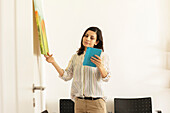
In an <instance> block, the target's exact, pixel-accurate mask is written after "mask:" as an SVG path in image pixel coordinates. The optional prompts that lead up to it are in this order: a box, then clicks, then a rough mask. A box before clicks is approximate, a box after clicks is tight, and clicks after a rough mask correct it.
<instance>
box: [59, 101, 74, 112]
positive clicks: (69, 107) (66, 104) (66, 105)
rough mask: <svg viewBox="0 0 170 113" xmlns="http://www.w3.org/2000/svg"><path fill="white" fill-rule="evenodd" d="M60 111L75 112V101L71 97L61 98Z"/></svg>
mask: <svg viewBox="0 0 170 113" xmlns="http://www.w3.org/2000/svg"><path fill="white" fill-rule="evenodd" d="M60 113H74V102H73V101H72V100H71V99H60Z"/></svg>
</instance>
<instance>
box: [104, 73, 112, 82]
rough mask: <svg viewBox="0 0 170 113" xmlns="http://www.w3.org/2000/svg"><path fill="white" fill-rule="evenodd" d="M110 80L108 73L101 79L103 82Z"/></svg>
mask: <svg viewBox="0 0 170 113" xmlns="http://www.w3.org/2000/svg"><path fill="white" fill-rule="evenodd" d="M109 79H110V73H109V72H108V74H107V75H106V77H104V78H102V80H103V81H105V82H107V81H109Z"/></svg>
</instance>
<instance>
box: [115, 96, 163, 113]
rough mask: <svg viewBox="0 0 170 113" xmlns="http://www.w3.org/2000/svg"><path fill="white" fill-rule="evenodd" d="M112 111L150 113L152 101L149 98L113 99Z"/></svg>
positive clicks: (118, 112)
mask: <svg viewBox="0 0 170 113" xmlns="http://www.w3.org/2000/svg"><path fill="white" fill-rule="evenodd" d="M114 109H115V113H152V100H151V97H145V98H115V99H114ZM157 113H161V111H159V110H158V111H157Z"/></svg>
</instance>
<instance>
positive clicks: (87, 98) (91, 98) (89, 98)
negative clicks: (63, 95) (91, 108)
mask: <svg viewBox="0 0 170 113" xmlns="http://www.w3.org/2000/svg"><path fill="white" fill-rule="evenodd" d="M77 98H79V99H85V100H97V99H101V97H95V98H93V97H77Z"/></svg>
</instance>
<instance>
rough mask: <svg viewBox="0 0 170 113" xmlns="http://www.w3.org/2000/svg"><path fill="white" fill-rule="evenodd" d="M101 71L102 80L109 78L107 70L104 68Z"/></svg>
mask: <svg viewBox="0 0 170 113" xmlns="http://www.w3.org/2000/svg"><path fill="white" fill-rule="evenodd" d="M99 71H100V73H101V75H102V78H105V77H106V76H107V74H108V73H107V71H106V70H105V68H104V66H102V67H100V68H99Z"/></svg>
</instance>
